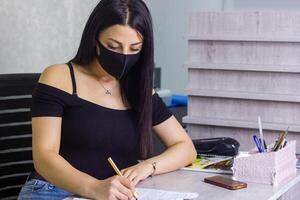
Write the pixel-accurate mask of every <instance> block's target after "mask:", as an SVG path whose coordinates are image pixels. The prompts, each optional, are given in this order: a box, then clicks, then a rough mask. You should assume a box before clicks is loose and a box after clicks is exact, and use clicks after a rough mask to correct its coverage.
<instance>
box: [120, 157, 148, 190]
mask: <svg viewBox="0 0 300 200" xmlns="http://www.w3.org/2000/svg"><path fill="white" fill-rule="evenodd" d="M121 172H122V174H123V176H124V177H126V178H128V179H129V180H130V181H132V183H133V185H134V186H135V185H137V184H138V183H139V182H140V181H143V180H145V179H146V178H148V177H149V176H150V175H151V174H152V173H153V167H152V165H151V164H150V163H147V162H145V161H144V162H140V163H138V164H136V165H134V166H131V167H128V168H125V169H123V170H121Z"/></svg>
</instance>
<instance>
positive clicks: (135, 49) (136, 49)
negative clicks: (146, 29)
mask: <svg viewBox="0 0 300 200" xmlns="http://www.w3.org/2000/svg"><path fill="white" fill-rule="evenodd" d="M140 50H141V49H131V51H136V52H137V51H140Z"/></svg>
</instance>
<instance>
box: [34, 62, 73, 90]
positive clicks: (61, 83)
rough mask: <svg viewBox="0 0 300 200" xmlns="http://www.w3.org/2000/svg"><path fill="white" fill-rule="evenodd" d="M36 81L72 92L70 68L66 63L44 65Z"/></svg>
mask: <svg viewBox="0 0 300 200" xmlns="http://www.w3.org/2000/svg"><path fill="white" fill-rule="evenodd" d="M38 82H39V83H43V84H46V85H50V86H52V87H55V88H58V89H60V90H64V91H66V92H68V93H72V82H71V76H70V70H69V67H68V65H66V64H54V65H50V66H48V67H46V68H45V69H44V71H43V72H42V74H41V76H40V78H39V81H38Z"/></svg>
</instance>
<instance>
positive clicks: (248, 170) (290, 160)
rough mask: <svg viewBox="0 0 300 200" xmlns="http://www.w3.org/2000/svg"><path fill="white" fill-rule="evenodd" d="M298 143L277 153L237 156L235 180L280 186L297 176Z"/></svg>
mask: <svg viewBox="0 0 300 200" xmlns="http://www.w3.org/2000/svg"><path fill="white" fill-rule="evenodd" d="M296 161H297V160H296V141H295V140H293V141H289V142H287V144H286V146H285V147H284V148H282V149H280V150H278V151H275V152H272V151H271V152H266V153H258V152H257V151H256V152H255V153H249V154H248V156H237V157H236V158H235V159H234V163H233V178H234V179H235V180H238V181H243V182H254V183H263V184H270V185H278V184H279V183H280V182H282V181H283V180H285V179H286V178H289V177H291V176H293V175H295V174H296Z"/></svg>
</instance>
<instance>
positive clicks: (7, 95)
mask: <svg viewBox="0 0 300 200" xmlns="http://www.w3.org/2000/svg"><path fill="white" fill-rule="evenodd" d="M39 76H40V74H0V199H6V200H8V199H17V196H18V194H19V191H20V189H21V187H22V185H23V184H24V183H25V181H26V178H27V176H28V174H29V173H30V172H31V171H32V170H33V162H32V145H31V135H32V130H31V116H30V104H31V99H32V95H31V94H32V92H33V89H34V87H35V85H36V83H37V81H38V78H39Z"/></svg>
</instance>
